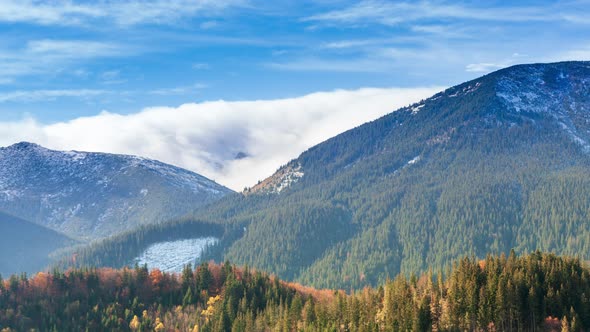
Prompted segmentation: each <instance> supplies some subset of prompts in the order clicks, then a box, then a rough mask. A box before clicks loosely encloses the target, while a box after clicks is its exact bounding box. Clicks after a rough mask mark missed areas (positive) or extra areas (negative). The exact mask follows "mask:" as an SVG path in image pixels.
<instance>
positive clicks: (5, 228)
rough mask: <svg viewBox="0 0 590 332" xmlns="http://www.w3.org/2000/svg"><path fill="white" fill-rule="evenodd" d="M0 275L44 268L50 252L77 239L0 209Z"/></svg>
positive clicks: (49, 260) (72, 243) (31, 271)
mask: <svg viewBox="0 0 590 332" xmlns="http://www.w3.org/2000/svg"><path fill="white" fill-rule="evenodd" d="M0 235H1V236H2V239H1V240H0V252H2V255H0V274H4V275H10V274H12V273H21V272H26V273H35V272H37V271H40V270H41V269H44V268H46V267H47V266H48V265H49V263H50V262H51V259H50V257H49V255H50V254H51V253H52V252H54V251H55V250H58V249H60V248H63V247H67V246H71V245H74V244H75V243H76V241H74V240H72V239H70V238H68V237H67V236H65V235H63V234H59V233H57V232H55V231H52V230H50V229H47V228H45V227H42V226H39V225H36V224H33V223H31V222H28V221H25V220H22V219H19V218H16V217H14V216H11V215H9V214H6V213H4V212H1V211H0Z"/></svg>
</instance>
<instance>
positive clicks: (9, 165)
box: [0, 142, 231, 239]
mask: <svg viewBox="0 0 590 332" xmlns="http://www.w3.org/2000/svg"><path fill="white" fill-rule="evenodd" d="M230 192H231V190H230V189H228V188H225V187H223V186H221V185H219V184H217V183H215V182H213V181H211V180H209V179H207V178H205V177H203V176H201V175H199V174H196V173H193V172H190V171H188V170H185V169H182V168H178V167H175V166H171V165H167V164H164V163H161V162H158V161H155V160H150V159H145V158H141V157H136V156H127V155H115V154H106V153H90V152H78V151H54V150H49V149H46V148H44V147H41V146H39V145H37V144H33V143H26V142H22V143H17V144H14V145H12V146H9V147H6V148H0V210H3V211H7V212H9V213H11V214H12V215H15V216H18V217H20V218H23V219H25V220H30V221H33V222H36V223H38V224H41V225H43V226H46V227H49V228H51V229H54V230H57V231H60V232H63V233H65V234H68V235H70V236H73V237H76V238H82V239H92V238H100V237H105V236H109V235H112V234H115V233H117V232H120V231H123V230H127V229H130V228H133V227H135V226H138V225H140V224H146V223H153V222H160V221H165V220H168V219H171V218H175V217H178V216H181V215H183V214H185V213H187V212H189V211H192V210H194V209H196V208H198V207H200V206H203V205H205V204H207V203H210V202H212V201H215V200H217V199H219V198H221V197H223V196H224V195H226V194H228V193H230Z"/></svg>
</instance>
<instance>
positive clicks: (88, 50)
mask: <svg viewBox="0 0 590 332" xmlns="http://www.w3.org/2000/svg"><path fill="white" fill-rule="evenodd" d="M129 49H130V48H129V47H128V46H122V45H119V44H116V43H112V42H100V41H89V40H55V39H43V40H32V41H29V42H28V44H27V49H26V51H27V52H29V53H31V54H34V55H35V56H44V57H55V58H62V59H63V58H96V57H106V56H118V55H122V54H124V53H128V52H129Z"/></svg>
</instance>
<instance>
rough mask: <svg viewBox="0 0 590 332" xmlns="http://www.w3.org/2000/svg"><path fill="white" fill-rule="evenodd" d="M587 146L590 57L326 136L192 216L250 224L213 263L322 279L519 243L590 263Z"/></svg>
mask: <svg viewBox="0 0 590 332" xmlns="http://www.w3.org/2000/svg"><path fill="white" fill-rule="evenodd" d="M588 142H590V63H588V62H567V63H554V64H534V65H520V66H514V67H510V68H507V69H504V70H500V71H497V72H494V73H491V74H489V75H486V76H484V77H481V78H478V79H476V80H473V81H470V82H466V83H463V84H460V85H458V86H455V87H452V88H449V89H447V90H446V91H443V92H441V93H438V94H436V95H434V96H433V97H431V98H429V99H426V100H424V101H422V102H420V103H417V104H414V105H411V106H409V107H405V108H402V109H400V110H397V111H395V112H393V113H391V114H388V115H386V116H384V117H382V118H380V119H378V120H375V121H373V122H370V123H367V124H364V125H362V126H359V127H357V128H355V129H352V130H350V131H347V132H345V133H343V134H341V135H338V136H336V137H334V138H332V139H329V140H327V141H326V142H324V143H321V144H319V145H317V146H315V147H313V148H311V149H309V150H308V151H306V152H304V153H303V154H302V155H301V156H300V157H299V158H297V159H295V160H293V161H291V162H290V163H288V164H287V165H286V166H284V167H283V168H281V169H280V170H279V171H278V172H277V173H276V174H275V175H273V176H272V177H270V178H269V179H267V180H265V181H262V182H261V183H260V185H258V186H256V187H254V188H251V189H249V190H246V191H245V192H244V193H243V194H235V195H228V196H227V197H225V198H223V199H221V200H219V201H218V202H216V203H214V204H212V205H210V206H208V207H206V208H204V209H202V210H200V211H197V212H195V213H193V215H191V216H190V217H188V218H187V220H189V221H194V220H200V221H203V222H213V223H220V224H223V225H226V227H228V228H230V227H231V228H232V229H234V230H235V229H238V230H243V231H240V232H236V231H234V232H233V233H231V234H232V235H231V237H230V239H231V241H224V240H223V239H222V241H221V243H224V247H223V248H222V249H223V250H219V252H222V254H220V255H219V256H218V257H217V259H224V260H225V259H229V260H231V261H233V262H236V263H238V264H248V265H249V266H252V267H256V268H260V269H263V270H266V271H272V272H274V273H277V274H278V276H280V277H282V278H287V279H291V280H297V281H300V282H302V283H305V284H308V285H312V286H315V287H330V288H333V287H342V288H345V289H350V288H351V287H352V288H360V287H363V286H365V285H370V284H371V285H376V284H379V283H382V282H384V281H385V280H386V279H387V278H388V277H394V276H395V275H397V274H398V273H399V272H400V271H401V272H411V271H424V270H425V269H427V268H430V267H431V268H433V269H435V270H437V269H443V268H445V267H446V266H447V264H449V263H450V262H451V261H452V260H454V259H456V258H458V257H462V256H465V255H475V256H477V257H484V256H485V255H486V254H488V253H508V252H509V251H510V250H511V249H515V250H516V251H517V252H529V251H531V250H535V249H541V250H544V251H552V252H556V253H560V254H569V255H579V256H581V257H583V258H584V259H590V241H588V239H589V238H590V222H589V220H590V200H588V199H587V198H588V197H590V178H589V177H588V176H587V174H589V172H590V156H589V154H588V152H589V151H588ZM238 233H239V234H238Z"/></svg>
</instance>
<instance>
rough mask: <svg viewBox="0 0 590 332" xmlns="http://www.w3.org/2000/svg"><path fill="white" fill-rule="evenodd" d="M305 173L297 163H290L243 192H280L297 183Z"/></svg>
mask: <svg viewBox="0 0 590 332" xmlns="http://www.w3.org/2000/svg"><path fill="white" fill-rule="evenodd" d="M304 175H305V173H304V172H303V167H302V166H301V164H299V163H292V164H288V165H286V166H283V167H281V168H280V169H279V170H278V171H277V172H276V173H275V174H273V175H272V176H271V177H269V178H267V179H265V180H264V181H262V182H260V183H258V184H257V185H255V186H254V187H252V188H247V189H246V190H245V191H244V194H246V195H247V194H252V193H262V194H280V193H281V192H282V191H283V190H285V189H287V188H289V187H291V186H292V185H293V184H295V183H297V182H298V181H299V180H300V179H301V178H303V176H304Z"/></svg>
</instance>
